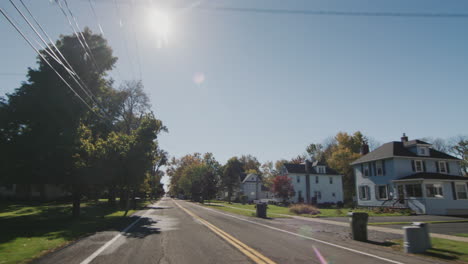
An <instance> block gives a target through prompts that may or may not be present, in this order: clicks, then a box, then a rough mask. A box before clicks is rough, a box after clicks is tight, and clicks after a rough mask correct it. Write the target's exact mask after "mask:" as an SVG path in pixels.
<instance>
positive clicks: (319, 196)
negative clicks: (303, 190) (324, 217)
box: [314, 191, 322, 200]
mask: <svg viewBox="0 0 468 264" xmlns="http://www.w3.org/2000/svg"><path fill="white" fill-rule="evenodd" d="M314 194H315V197H316V198H317V200H320V199H322V192H321V191H315V192H314Z"/></svg>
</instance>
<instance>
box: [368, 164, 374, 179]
mask: <svg viewBox="0 0 468 264" xmlns="http://www.w3.org/2000/svg"><path fill="white" fill-rule="evenodd" d="M367 166H369V176H372V175H374V174H373V173H372V162H369V163H367Z"/></svg>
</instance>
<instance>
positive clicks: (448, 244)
mask: <svg viewBox="0 0 468 264" xmlns="http://www.w3.org/2000/svg"><path fill="white" fill-rule="evenodd" d="M431 241H432V248H431V249H429V250H427V251H426V252H425V253H423V254H421V255H425V256H429V257H432V258H437V259H443V260H452V261H456V262H458V263H459V262H464V263H468V243H466V242H459V241H453V240H448V239H442V238H431ZM395 242H396V243H397V245H396V246H392V247H393V248H394V249H396V250H403V241H402V240H395Z"/></svg>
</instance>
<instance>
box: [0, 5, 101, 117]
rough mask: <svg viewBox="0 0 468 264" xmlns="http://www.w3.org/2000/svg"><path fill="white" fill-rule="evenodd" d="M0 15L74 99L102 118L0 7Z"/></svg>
mask: <svg viewBox="0 0 468 264" xmlns="http://www.w3.org/2000/svg"><path fill="white" fill-rule="evenodd" d="M0 13H2V15H3V16H4V17H5V18H6V19H7V20H8V22H9V23H10V24H11V25H12V26H13V27H14V28H15V30H16V31H17V32H18V33H19V34H20V35H21V37H23V39H24V40H25V41H26V42H27V43H28V44H29V46H31V48H32V49H33V50H34V51H35V52H36V53H37V54H38V55H39V57H41V59H42V60H43V61H44V62H45V63H46V64H47V65H48V66H49V67H50V68H51V69H52V71H54V73H55V74H56V75H57V76H58V77H59V78H60V79H61V80H62V81H63V82H64V83H65V84H66V85H67V87H68V88H69V89H70V90H71V91H72V92H73V93H74V94H75V96H76V97H78V98H79V99H80V101H81V102H82V103H83V104H85V105H86V107H88V108H89V110H91V111H92V112H93V113H95V114H96V115H98V116H100V117H102V116H101V115H100V114H99V113H96V112H95V111H94V110H93V109H92V107H91V106H90V105H89V104H88V103H87V102H86V101H85V100H84V99H83V98H82V97H81V96H80V95H79V94H78V93H77V92H76V91H75V90H74V89H73V88H72V87H71V85H70V84H69V83H68V82H67V81H66V80H65V79H64V78H63V77H62V75H60V73H59V72H58V71H57V70H56V69H55V68H54V67H53V66H52V64H50V62H49V61H48V60H47V58H46V57H44V55H42V53H41V52H40V51H39V50H37V48H36V47H34V45H33V44H32V43H31V41H30V40H29V39H28V38H27V37H26V36H25V35H24V33H23V32H22V31H21V29H19V28H18V27H17V26H16V25H15V24H14V23H13V21H12V20H11V19H10V17H9V16H8V15H7V13H6V12H5V11H4V10H3V9H2V8H1V7H0Z"/></svg>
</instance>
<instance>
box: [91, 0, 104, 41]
mask: <svg viewBox="0 0 468 264" xmlns="http://www.w3.org/2000/svg"><path fill="white" fill-rule="evenodd" d="M88 2H89V6H90V7H91V10H92V11H93V15H94V18H95V19H96V22H97V24H98V27H99V31H101V34H102V35H104V30H102V26H101V21H100V20H99V17H98V16H97V14H96V10H95V9H94V4H93V1H92V0H88Z"/></svg>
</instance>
